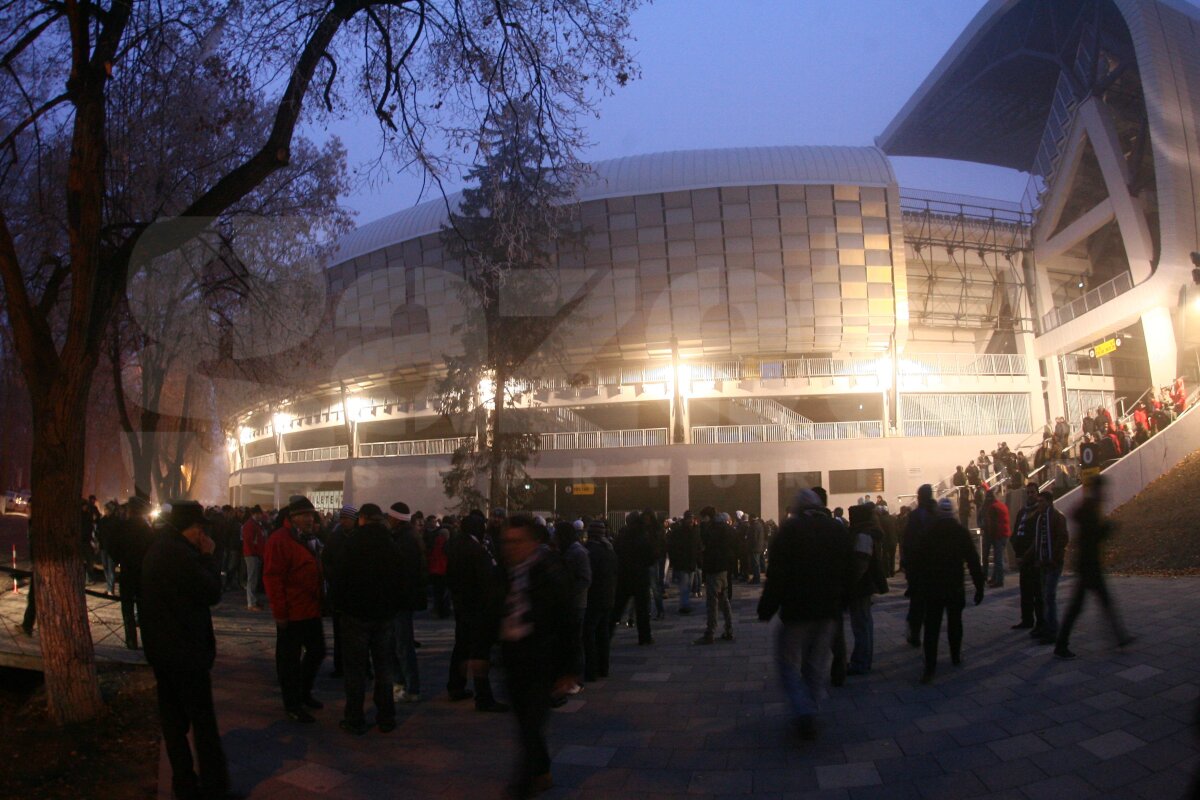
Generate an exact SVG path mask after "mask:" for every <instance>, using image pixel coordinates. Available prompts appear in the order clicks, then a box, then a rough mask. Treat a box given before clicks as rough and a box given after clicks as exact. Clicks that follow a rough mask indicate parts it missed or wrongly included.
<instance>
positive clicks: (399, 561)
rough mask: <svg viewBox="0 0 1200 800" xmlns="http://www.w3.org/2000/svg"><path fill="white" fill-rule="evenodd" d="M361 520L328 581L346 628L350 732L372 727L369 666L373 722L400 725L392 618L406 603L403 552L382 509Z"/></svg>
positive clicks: (345, 720)
mask: <svg viewBox="0 0 1200 800" xmlns="http://www.w3.org/2000/svg"><path fill="white" fill-rule="evenodd" d="M359 520H360V522H361V524H360V525H359V527H358V528H356V529H355V530H354V532H353V534H350V535H343V536H342V538H341V541H340V544H339V552H338V554H337V556H336V557H335V558H334V559H333V560H331V561H330V562H328V564H329V567H330V570H331V572H330V576H329V583H330V586H331V587H336V593H335V594H334V596H335V597H336V598H337V610H338V616H339V618H340V626H341V630H342V670H343V674H344V676H345V688H346V708H345V712H344V714H343V716H342V721H341V722H340V723H339V725H340V727H341V729H342V730H344V731H346V732H347V733H353V734H356V735H360V736H361V735H362V734H364V733H366V732H367V731H368V730H369V726H368V725H367V723H366V719H365V717H364V714H363V698H364V694H365V692H366V682H367V667H368V665H369V666H370V668H371V669H372V670H373V671H374V675H375V693H374V700H375V723H376V725H378V726H379V730H380V732H381V733H389V732H390V731H393V730H395V729H396V701H395V698H394V697H393V696H392V652H393V650H394V648H395V640H394V636H395V630H394V628H393V627H392V620H393V619H394V618H395V616H396V614H397V613H398V612H399V611H400V608H401V606H403V605H404V603H405V599H406V598H405V591H406V587H405V585H404V571H405V564H404V555H403V554H402V553H401V552H400V548H399V547H398V546H397V545H396V543H395V542H394V541H393V540H392V533H391V531H390V530H389V529H388V526H387V525H386V523H385V522H384V516H383V511H382V509H380V508H379V506H377V505H374V504H372V503H367V504H366V505H364V506H363V507H362V510H361V511H360V512H359Z"/></svg>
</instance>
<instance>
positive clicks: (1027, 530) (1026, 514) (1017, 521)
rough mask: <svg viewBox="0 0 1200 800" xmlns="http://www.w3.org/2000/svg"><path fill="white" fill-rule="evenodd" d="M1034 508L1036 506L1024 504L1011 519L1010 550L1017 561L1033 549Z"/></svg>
mask: <svg viewBox="0 0 1200 800" xmlns="http://www.w3.org/2000/svg"><path fill="white" fill-rule="evenodd" d="M1035 508H1037V506H1035V505H1034V504H1033V503H1026V504H1025V505H1023V506H1021V507H1020V508H1018V509H1017V513H1016V516H1014V517H1013V521H1012V549H1013V553H1014V554H1015V555H1016V556H1017V559H1018V560H1019V559H1021V558H1023V557H1024V555H1025V553H1027V552H1028V551H1029V550H1030V548H1032V547H1033V537H1034V524H1033V516H1034V509H1035Z"/></svg>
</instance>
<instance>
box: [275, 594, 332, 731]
mask: <svg viewBox="0 0 1200 800" xmlns="http://www.w3.org/2000/svg"><path fill="white" fill-rule="evenodd" d="M301 651H303V656H302V655H301ZM324 660H325V631H324V630H323V629H322V627H321V618H320V617H314V618H313V619H303V620H299V621H298V622H289V623H288V624H287V627H286V628H284V629H283V630H278V629H276V632H275V672H276V674H277V675H278V676H279V689H280V691H281V692H282V694H283V707H284V708H285V709H287V710H288V711H297V710H299V709H300V707H301V705H302V704H303V702H304V698H306V697H308V696H309V695H311V694H312V688H313V682H314V681H316V679H317V670H318V669H320V667H321V662H322V661H324Z"/></svg>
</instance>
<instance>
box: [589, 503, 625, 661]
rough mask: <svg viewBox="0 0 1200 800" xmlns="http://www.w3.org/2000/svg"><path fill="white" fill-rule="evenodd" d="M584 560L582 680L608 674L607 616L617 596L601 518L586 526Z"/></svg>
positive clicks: (609, 545) (609, 546)
mask: <svg viewBox="0 0 1200 800" xmlns="http://www.w3.org/2000/svg"><path fill="white" fill-rule="evenodd" d="M587 553H588V561H589V562H590V564H591V567H592V583H591V585H590V586H588V600H587V611H586V613H585V614H584V615H583V680H584V682H590V681H595V680H597V679H599V678H607V677H608V651H609V644H610V639H609V632H610V630H611V626H610V624H609V622H610V619H609V618H610V615H611V614H612V609H613V603H614V601H615V600H616V596H617V554H616V551H614V550H613V546H612V542H610V541H609V540H608V535H607V531H606V530H605V527H604V522H603V521H602V520H593V521H592V522H591V523H590V524H589V525H588V528H587Z"/></svg>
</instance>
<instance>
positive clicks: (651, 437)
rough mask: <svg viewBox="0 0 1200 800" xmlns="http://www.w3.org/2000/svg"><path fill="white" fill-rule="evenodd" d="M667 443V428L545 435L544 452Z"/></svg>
mask: <svg viewBox="0 0 1200 800" xmlns="http://www.w3.org/2000/svg"><path fill="white" fill-rule="evenodd" d="M666 443H667V429H666V428H631V429H628V430H620V431H572V432H569V433H543V434H542V449H543V450H594V449H597V448H602V447H657V446H659V445H665V444H666Z"/></svg>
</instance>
